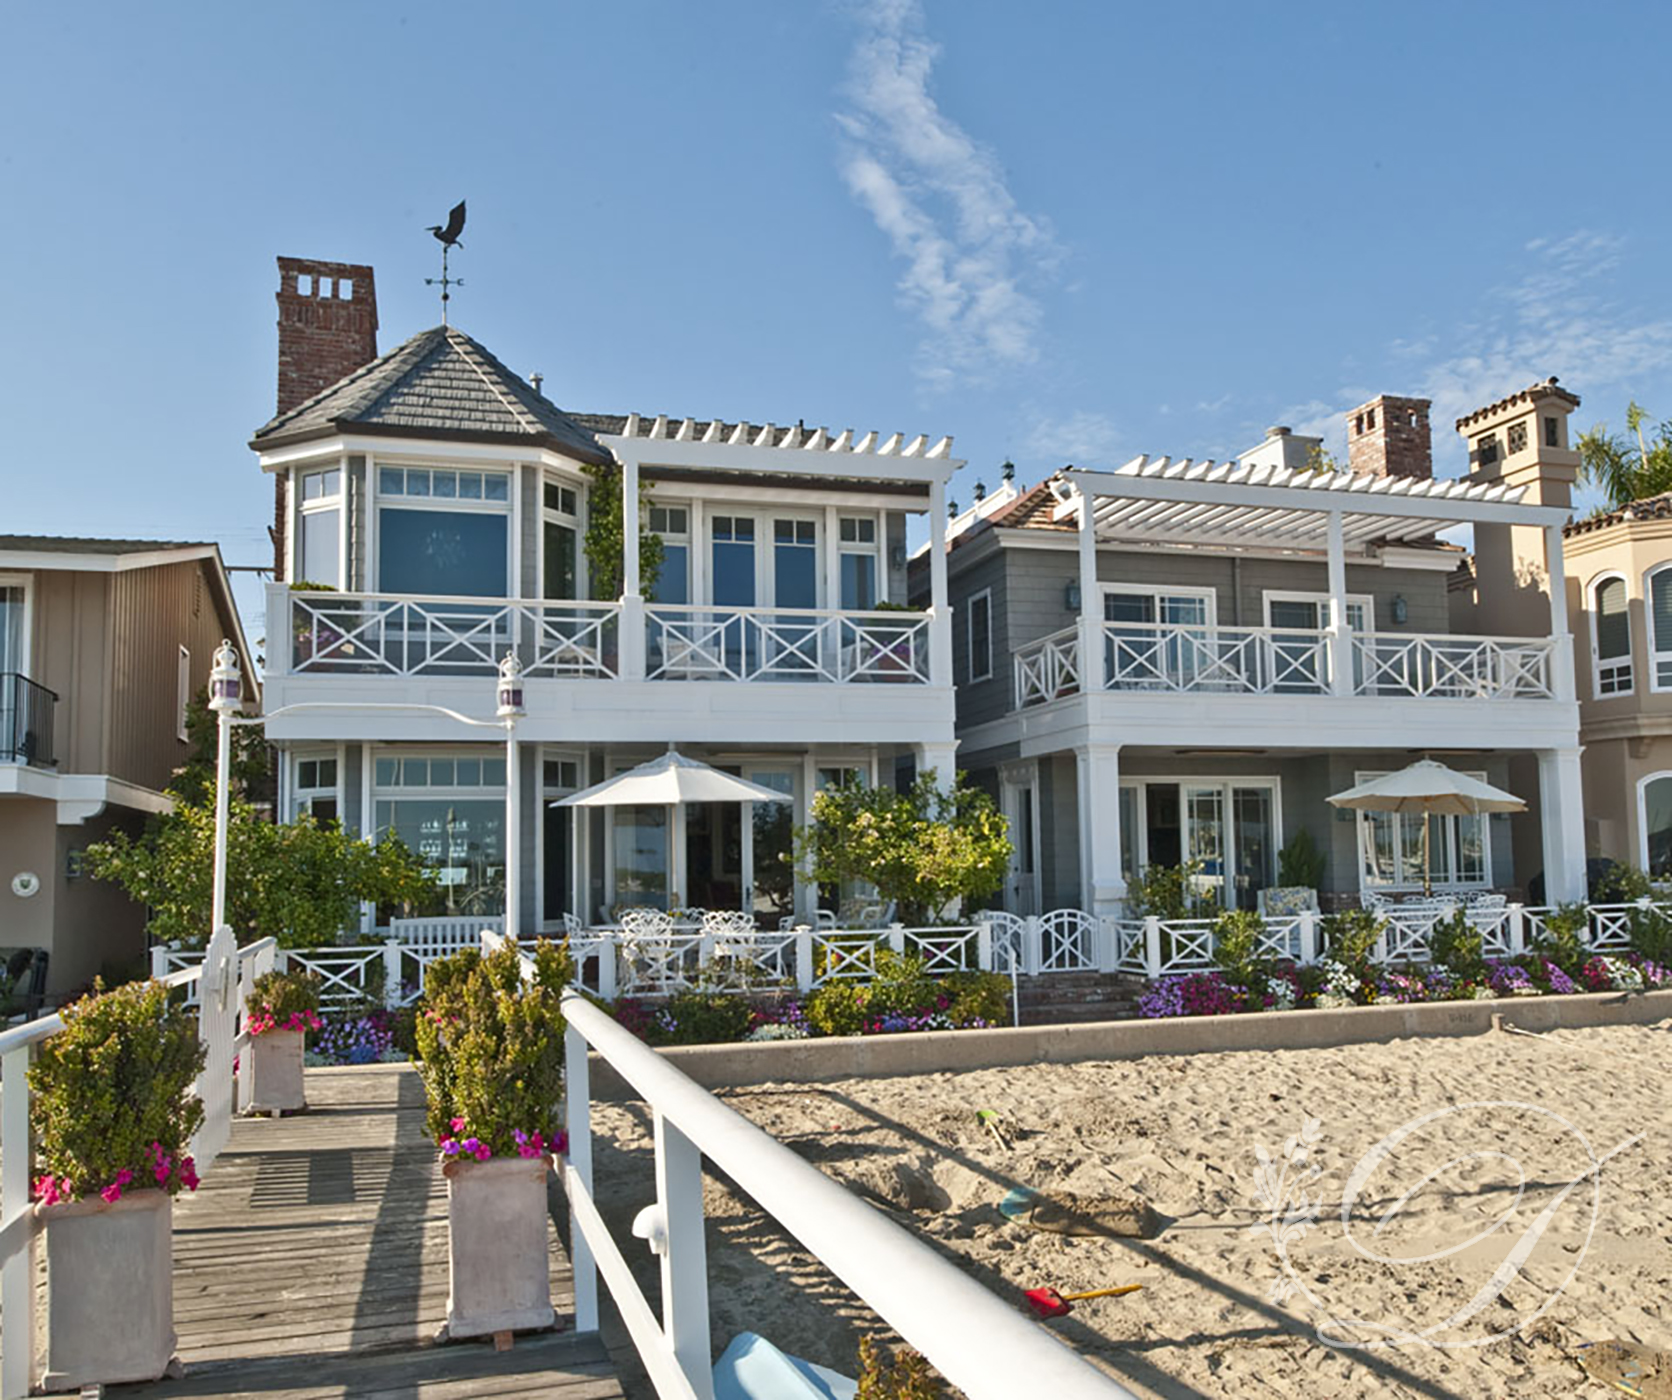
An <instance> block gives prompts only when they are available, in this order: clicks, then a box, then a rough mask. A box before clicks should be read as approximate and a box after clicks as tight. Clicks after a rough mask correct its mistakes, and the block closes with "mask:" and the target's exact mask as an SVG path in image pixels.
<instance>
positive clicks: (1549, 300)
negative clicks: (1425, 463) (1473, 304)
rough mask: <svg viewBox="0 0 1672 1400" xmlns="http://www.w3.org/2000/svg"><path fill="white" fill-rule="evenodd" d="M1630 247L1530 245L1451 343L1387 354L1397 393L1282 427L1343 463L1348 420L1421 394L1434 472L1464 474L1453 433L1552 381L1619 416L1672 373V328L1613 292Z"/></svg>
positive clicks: (1429, 342) (1446, 337) (1316, 402)
mask: <svg viewBox="0 0 1672 1400" xmlns="http://www.w3.org/2000/svg"><path fill="white" fill-rule="evenodd" d="M1625 248H1626V243H1625V240H1624V239H1622V238H1619V237H1618V236H1616V235H1614V234H1611V233H1607V232H1604V231H1600V230H1595V229H1581V230H1579V231H1577V232H1575V233H1572V234H1569V235H1567V236H1565V237H1561V238H1536V239H1533V240H1532V241H1531V242H1529V243H1527V244H1526V245H1525V249H1524V251H1525V253H1526V256H1527V259H1528V261H1527V263H1526V264H1525V265H1524V266H1523V268H1522V269H1521V271H1520V275H1519V276H1518V277H1516V279H1515V280H1513V281H1510V282H1506V283H1505V284H1503V285H1502V286H1499V287H1496V288H1493V289H1491V290H1490V291H1488V292H1487V293H1486V294H1485V296H1484V297H1483V298H1482V301H1481V304H1480V306H1479V308H1478V309H1477V311H1476V312H1475V314H1474V315H1472V316H1471V317H1469V318H1468V319H1465V320H1463V321H1461V322H1460V323H1459V324H1457V325H1456V326H1454V327H1453V328H1451V329H1450V330H1449V331H1447V332H1445V333H1431V334H1425V335H1423V336H1421V337H1419V338H1416V339H1412V340H1395V341H1393V342H1391V343H1390V344H1389V346H1388V361H1387V368H1388V370H1389V371H1392V370H1395V369H1396V370H1397V372H1398V373H1399V375H1400V379H1401V382H1399V383H1384V384H1381V385H1379V386H1378V388H1376V389H1367V388H1366V387H1365V386H1364V385H1363V384H1348V385H1343V386H1342V387H1341V388H1339V389H1338V390H1336V392H1335V393H1334V395H1333V396H1332V397H1328V398H1318V399H1312V400H1308V401H1305V402H1302V403H1299V404H1295V405H1292V406H1290V407H1289V408H1287V409H1286V410H1284V418H1285V421H1288V422H1292V423H1293V424H1294V426H1295V429H1296V431H1297V432H1304V433H1308V434H1311V435H1313V436H1321V437H1323V438H1324V440H1325V445H1326V447H1327V448H1328V449H1329V450H1331V451H1332V452H1335V453H1336V454H1337V455H1340V454H1341V453H1342V452H1343V451H1344V450H1345V446H1346V427H1345V420H1344V417H1343V415H1344V414H1345V413H1346V412H1347V411H1348V410H1349V409H1351V408H1354V407H1356V406H1357V405H1358V404H1361V403H1363V402H1364V401H1365V400H1366V399H1368V398H1370V397H1372V396H1373V395H1374V394H1375V393H1377V392H1387V393H1408V394H1416V395H1419V396H1421V397H1423V398H1428V399H1432V400H1433V403H1434V407H1433V410H1432V413H1431V419H1430V421H1431V422H1432V423H1433V426H1434V455H1435V459H1436V462H1437V463H1445V462H1446V461H1447V460H1448V459H1449V460H1450V463H1451V465H1452V466H1453V468H1455V469H1457V470H1461V468H1462V464H1463V456H1464V448H1463V444H1462V439H1460V438H1457V437H1455V435H1454V434H1453V433H1452V432H1451V425H1452V423H1453V422H1454V421H1455V420H1456V419H1458V418H1460V417H1462V416H1463V415H1464V414H1466V413H1469V412H1471V411H1472V410H1474V409H1476V408H1479V407H1481V406H1482V405H1483V404H1488V403H1491V402H1493V401H1494V400H1495V399H1500V398H1502V397H1503V396H1504V395H1505V394H1509V393H1513V392H1515V391H1516V390H1517V389H1524V388H1526V386H1527V385H1529V384H1531V383H1534V382H1536V381H1537V380H1540V379H1543V378H1545V377H1546V376H1548V375H1551V374H1554V375H1558V376H1559V377H1560V378H1561V380H1562V383H1563V384H1564V385H1566V386H1567V387H1568V388H1571V389H1573V390H1574V391H1575V392H1577V393H1580V394H1582V395H1584V396H1585V398H1586V400H1587V403H1588V405H1595V406H1596V408H1597V410H1598V412H1597V414H1596V416H1597V417H1602V416H1605V415H1606V414H1607V413H1608V412H1609V411H1610V410H1614V411H1616V413H1617V404H1616V401H1618V403H1620V404H1623V402H1624V396H1625V395H1627V394H1628V393H1630V392H1632V391H1633V388H1634V386H1637V385H1640V384H1641V383H1642V382H1643V381H1644V380H1645V379H1648V378H1650V377H1651V376H1655V375H1665V374H1667V373H1668V372H1672V317H1667V316H1656V315H1651V314H1646V312H1645V309H1644V308H1643V307H1641V306H1638V305H1635V304H1633V303H1632V302H1631V300H1630V298H1629V296H1626V295H1622V293H1621V291H1620V289H1619V288H1618V286H1617V284H1616V279H1615V274H1616V273H1618V272H1619V271H1620V270H1621V268H1622V267H1623V266H1624V252H1625ZM1447 347H1450V353H1445V351H1446V350H1447ZM1582 411H1587V412H1588V409H1587V410H1582Z"/></svg>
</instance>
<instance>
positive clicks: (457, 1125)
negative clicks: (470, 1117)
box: [447, 1118, 464, 1133]
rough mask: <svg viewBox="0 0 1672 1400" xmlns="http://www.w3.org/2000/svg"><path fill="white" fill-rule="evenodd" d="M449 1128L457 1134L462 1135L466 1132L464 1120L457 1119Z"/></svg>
mask: <svg viewBox="0 0 1672 1400" xmlns="http://www.w3.org/2000/svg"><path fill="white" fill-rule="evenodd" d="M447 1126H448V1127H450V1128H451V1129H452V1130H453V1131H454V1132H455V1133H462V1132H463V1131H464V1119H462V1118H455V1119H454V1120H453V1121H452V1122H451V1123H449V1124H448V1125H447Z"/></svg>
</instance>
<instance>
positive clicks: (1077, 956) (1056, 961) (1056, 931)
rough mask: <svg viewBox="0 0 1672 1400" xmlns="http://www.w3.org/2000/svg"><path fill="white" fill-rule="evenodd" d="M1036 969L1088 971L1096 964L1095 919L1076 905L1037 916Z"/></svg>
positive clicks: (1046, 970) (1044, 970)
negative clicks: (1038, 918)
mask: <svg viewBox="0 0 1672 1400" xmlns="http://www.w3.org/2000/svg"><path fill="white" fill-rule="evenodd" d="M1039 928H1040V945H1039V970H1040V971H1041V972H1089V971H1090V970H1092V969H1093V968H1095V967H1096V966H1097V928H1098V923H1097V919H1096V918H1095V917H1094V916H1092V915H1090V914H1086V913H1082V912H1081V911H1080V910H1078V909H1053V910H1052V911H1051V912H1050V913H1049V914H1045V915H1043V916H1041V918H1040V920H1039Z"/></svg>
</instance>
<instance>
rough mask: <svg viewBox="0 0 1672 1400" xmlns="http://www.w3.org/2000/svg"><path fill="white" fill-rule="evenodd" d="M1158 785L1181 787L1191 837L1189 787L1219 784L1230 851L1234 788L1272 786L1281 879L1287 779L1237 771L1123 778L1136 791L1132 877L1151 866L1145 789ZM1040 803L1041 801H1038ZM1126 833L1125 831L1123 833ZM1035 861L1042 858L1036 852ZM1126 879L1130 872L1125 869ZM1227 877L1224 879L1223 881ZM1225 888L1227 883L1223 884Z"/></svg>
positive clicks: (1184, 825)
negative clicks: (1226, 773) (1280, 857)
mask: <svg viewBox="0 0 1672 1400" xmlns="http://www.w3.org/2000/svg"><path fill="white" fill-rule="evenodd" d="M1151 783H1153V784H1155V785H1156V786H1158V787H1176V788H1178V789H1179V823H1180V825H1179V830H1180V833H1181V839H1186V838H1188V833H1189V827H1190V813H1189V809H1188V807H1187V805H1186V796H1185V789H1187V788H1193V787H1196V788H1204V787H1216V788H1218V789H1220V793H1221V795H1222V797H1223V798H1224V804H1225V805H1224V809H1223V810H1224V813H1225V825H1226V828H1227V829H1226V833H1225V835H1226V841H1225V849H1226V851H1227V852H1230V851H1234V850H1235V849H1236V820H1237V818H1236V808H1235V806H1234V804H1233V803H1232V801H1231V790H1232V789H1233V788H1250V787H1260V788H1270V789H1271V825H1272V837H1271V854H1272V861H1271V865H1272V870H1271V878H1272V880H1273V882H1274V883H1275V881H1276V880H1277V870H1278V853H1279V852H1280V851H1281V850H1282V849H1283V779H1282V777H1281V776H1280V775H1278V774H1275V773H1245V774H1233V775H1231V776H1229V777H1227V776H1224V775H1221V774H1186V775H1174V774H1167V773H1144V774H1141V775H1139V776H1137V777H1132V778H1122V779H1121V780H1120V785H1121V788H1122V789H1123V790H1127V791H1130V792H1132V793H1133V800H1132V855H1133V860H1134V863H1135V865H1136V869H1134V870H1133V871H1132V872H1131V876H1132V877H1134V878H1135V877H1137V876H1140V875H1142V874H1143V873H1144V871H1146V870H1148V869H1149V818H1148V807H1147V804H1146V803H1145V801H1144V793H1143V789H1144V788H1145V787H1146V786H1148V785H1149V784H1151ZM1036 805H1037V804H1036ZM1122 836H1123V837H1124V836H1125V832H1124V831H1123V832H1122ZM1181 854H1182V855H1183V857H1184V859H1186V860H1188V859H1189V858H1190V856H1189V852H1188V850H1181ZM1034 858H1035V860H1036V861H1037V860H1038V859H1039V857H1038V856H1037V855H1036V856H1035V857H1034ZM1121 876H1122V878H1123V879H1125V878H1127V872H1126V871H1124V870H1123V871H1122V872H1121ZM1223 878H1224V877H1223V876H1221V879H1222V880H1223ZM1221 888H1222V889H1223V885H1221Z"/></svg>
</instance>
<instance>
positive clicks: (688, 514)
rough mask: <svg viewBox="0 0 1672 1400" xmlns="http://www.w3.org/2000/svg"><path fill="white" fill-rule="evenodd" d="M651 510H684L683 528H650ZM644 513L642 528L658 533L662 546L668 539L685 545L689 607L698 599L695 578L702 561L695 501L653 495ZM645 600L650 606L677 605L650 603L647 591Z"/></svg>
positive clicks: (686, 588)
mask: <svg viewBox="0 0 1672 1400" xmlns="http://www.w3.org/2000/svg"><path fill="white" fill-rule="evenodd" d="M653 510H663V511H667V510H680V511H684V512H685V528H684V529H683V530H652V527H651V524H650V512H651V511H653ZM644 513H645V526H644V528H645V529H646V530H650V531H651V532H652V533H653V534H657V535H660V536H661V537H662V543H663V545H664V546H665V545H667V544H668V543H669V542H670V541H671V542H672V543H674V544H678V545H684V546H685V596H686V598H687V599H689V600H690V601H689V602H687V603H686V604H685V606H687V607H690V606H693V605H695V604H696V603H697V602H698V601H699V600H698V597H697V580H698V577H699V566H700V565H701V563H702V561H701V560H700V559H699V558H698V557H697V535H698V528H697V521H698V518H699V516H698V511H697V506H696V502H695V501H688V500H685V499H683V498H680V497H675V498H671V499H669V498H664V497H661V496H655V497H652V499H651V500H650V501H649V502H648V503H647V504H646V505H645V511H644ZM663 563H664V567H665V566H666V560H665V559H664V561H663ZM660 581H661V579H660V577H658V579H657V582H658V583H659V582H660ZM645 601H646V603H648V604H649V605H650V606H651V607H657V606H662V607H670V606H674V607H676V606H679V605H678V604H660V605H659V604H656V603H651V602H650V597H649V594H648V593H646V595H645Z"/></svg>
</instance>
